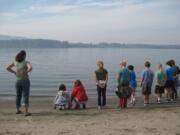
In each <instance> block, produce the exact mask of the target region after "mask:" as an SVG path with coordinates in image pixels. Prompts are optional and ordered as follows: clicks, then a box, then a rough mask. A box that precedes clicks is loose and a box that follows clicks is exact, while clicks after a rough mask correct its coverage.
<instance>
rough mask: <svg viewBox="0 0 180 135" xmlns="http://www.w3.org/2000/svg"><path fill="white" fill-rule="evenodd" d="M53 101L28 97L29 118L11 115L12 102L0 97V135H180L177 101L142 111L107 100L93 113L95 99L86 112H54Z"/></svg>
mask: <svg viewBox="0 0 180 135" xmlns="http://www.w3.org/2000/svg"><path fill="white" fill-rule="evenodd" d="M52 100H53V97H31V99H30V101H31V103H30V104H31V106H30V112H31V113H32V116H29V117H24V116H23V114H21V115H16V114H15V111H16V110H15V98H6V97H4V96H2V95H1V96H0V135H145V134H146V135H180V100H178V101H177V102H172V103H166V102H165V100H164V102H163V103H162V104H156V102H155V99H154V98H152V99H151V104H150V105H149V106H148V107H143V101H142V98H141V97H139V98H138V100H137V104H136V106H135V107H132V106H131V105H129V107H128V108H127V109H123V110H122V109H119V108H118V107H117V98H116V97H109V98H108V99H107V103H108V105H107V107H105V108H103V109H102V110H100V111H99V110H97V106H96V97H95V98H94V99H92V98H91V99H90V100H89V103H88V105H87V109H86V110H83V109H81V110H63V111H60V110H54V109H53V106H52Z"/></svg>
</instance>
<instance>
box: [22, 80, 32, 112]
mask: <svg viewBox="0 0 180 135" xmlns="http://www.w3.org/2000/svg"><path fill="white" fill-rule="evenodd" d="M22 89H23V90H22V91H23V100H24V107H25V115H28V114H29V113H28V108H29V93H30V81H29V80H24V81H23V83H22Z"/></svg>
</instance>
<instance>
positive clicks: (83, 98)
mask: <svg viewBox="0 0 180 135" xmlns="http://www.w3.org/2000/svg"><path fill="white" fill-rule="evenodd" d="M73 101H74V102H75V104H76V106H75V109H79V108H80V104H82V105H83V109H85V108H86V102H87V101H88V96H87V94H86V90H85V88H84V87H83V85H82V83H81V81H80V80H76V81H75V82H74V88H73V90H72V93H71V103H72V102H73Z"/></svg>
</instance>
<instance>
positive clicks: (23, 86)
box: [16, 79, 30, 108]
mask: <svg viewBox="0 0 180 135" xmlns="http://www.w3.org/2000/svg"><path fill="white" fill-rule="evenodd" d="M29 92H30V81H29V80H28V79H27V80H18V81H17V82H16V107H17V108H19V107H21V100H22V97H23V105H24V106H25V107H28V106H29Z"/></svg>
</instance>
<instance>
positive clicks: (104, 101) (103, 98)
mask: <svg viewBox="0 0 180 135" xmlns="http://www.w3.org/2000/svg"><path fill="white" fill-rule="evenodd" d="M101 91H102V100H103V101H102V105H103V106H105V105H106V87H105V88H103V89H102V90H101Z"/></svg>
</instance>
